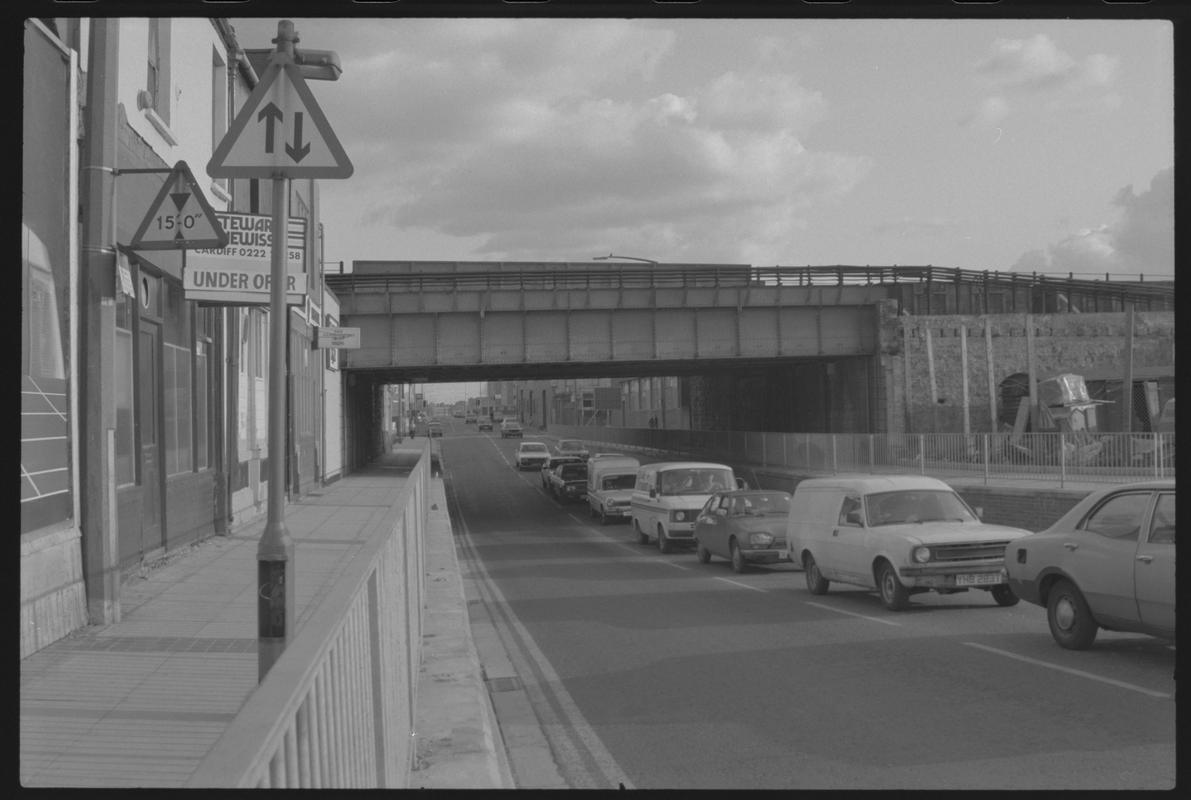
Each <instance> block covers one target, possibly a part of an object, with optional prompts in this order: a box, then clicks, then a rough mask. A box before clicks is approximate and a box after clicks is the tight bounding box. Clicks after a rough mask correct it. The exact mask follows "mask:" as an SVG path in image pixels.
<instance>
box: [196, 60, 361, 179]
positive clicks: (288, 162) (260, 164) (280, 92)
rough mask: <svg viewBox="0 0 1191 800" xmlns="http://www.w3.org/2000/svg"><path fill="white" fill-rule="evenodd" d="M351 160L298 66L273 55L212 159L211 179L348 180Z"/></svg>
mask: <svg viewBox="0 0 1191 800" xmlns="http://www.w3.org/2000/svg"><path fill="white" fill-rule="evenodd" d="M353 169H354V168H353V167H352V162H351V160H350V159H348V157H347V154H346V153H345V152H343V147H342V146H341V145H340V144H339V139H337V138H336V137H335V132H334V131H332V130H331V126H330V124H329V123H328V122H327V118H326V116H324V115H323V112H322V109H321V108H319V106H318V103H317V102H316V101H315V99H314V95H313V94H311V92H310V87H308V86H307V85H306V79H305V78H303V77H302V74H301V71H300V70H299V69H298V66H297V65H296V64H294V63H293V59H292V58H291V57H290V56H288V55H286V54H284V53H274V54H273V57H272V59H271V60H270V61H269V65H268V66H267V67H266V68H265V72H264V74H263V75H261V80H260V83H258V84H257V85H256V88H255V89H253V90H252V94H250V95H249V96H248V99H247V100H245V101H244V107H243V108H241V109H240V113H239V114H237V115H236V118H235V119H234V120H233V121H232V124H231V125H230V126H229V127H228V129H227V133H226V134H225V135H224V137H223V139H221V140H220V142H219V146H218V147H216V148H215V153H214V154H213V155H212V156H211V160H210V161H209V162H207V174H208V175H210V176H211V177H212V178H347V177H350V176H351V174H352V171H353Z"/></svg>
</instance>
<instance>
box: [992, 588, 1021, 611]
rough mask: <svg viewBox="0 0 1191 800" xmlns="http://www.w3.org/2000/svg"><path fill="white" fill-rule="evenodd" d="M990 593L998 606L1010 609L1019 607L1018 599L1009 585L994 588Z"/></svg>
mask: <svg viewBox="0 0 1191 800" xmlns="http://www.w3.org/2000/svg"><path fill="white" fill-rule="evenodd" d="M989 592H990V593H991V594H992V596H993V600H996V601H997V605H999V606H1005V607H1006V608H1008V607H1009V606H1015V605H1017V601H1018V597H1017V595H1015V594H1014V593H1013V590H1012V589H1010V588H1009V584H1007V583H1002V584H1000V585H998V586H994V587H992V589H990V590H989Z"/></svg>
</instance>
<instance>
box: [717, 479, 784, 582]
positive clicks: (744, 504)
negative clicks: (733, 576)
mask: <svg viewBox="0 0 1191 800" xmlns="http://www.w3.org/2000/svg"><path fill="white" fill-rule="evenodd" d="M789 515H790V494H789V493H788V492H781V491H764V490H758V489H752V490H738V491H731V492H717V493H716V494H713V495H712V496H711V497H710V498H708V500H707V502H706V503H705V504H704V506H703V510H702V511H700V512H699V516H697V517H695V530H694V537H695V555H697V556H698V557H699V560H700V561H701V562H703V563H704V564H706V563H708V562H709V561H711V557H712V556H713V555H714V556H719V557H721V558H726V559H728V560H729V561H731V562H732V569H733V570H734V571H736V572H744V571H745V569H747V568H748V565H749V564H775V563H777V562H779V561H787V560H789V558H790V556H789V553H787V551H786V520H787V518H788V517H789Z"/></svg>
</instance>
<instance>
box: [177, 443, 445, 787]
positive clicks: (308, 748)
mask: <svg viewBox="0 0 1191 800" xmlns="http://www.w3.org/2000/svg"><path fill="white" fill-rule="evenodd" d="M429 490H430V453H429V448H428V447H427V448H426V449H425V450H423V452H422V455H421V457H420V458H419V460H418V463H417V465H416V466H415V467H414V468H413V470H412V471H411V472H410V474H409V479H408V480H407V482H406V484H405V486H404V487H403V488H402V490H401V492H400V493H399V494H398V496H397V498H396V500H395V501H394V504H393V506H392V507H391V508H392V509H394V513H390V514H388V515H386V516H385V517H384V518H383V519H382V522H378V523H376V524H377V525H382V524H391V525H392V528H391V529H390V530H388V531H380V530H377V529H375V528H374V529H373V530H371V531H365V532H362V536H363V538H365V539H366V540H367V542H368V543H367V544H366V545H365V546H364V547H363V548H362V549H361V551H360V552H359V553H358V554H357V555H356V556H355V558H353V559H352V561H351V563H350V564H348V566H347V567H346V569H345V570H344V573H343V575H342V576H341V577H340V579H339V580H338V581H337V583H336V584H335V586H334V588H333V589H332V591H331V592H330V593H329V594H328V595H327V596H326V598H325V599H324V600H323V601H322V602H320V604H319V606H318V608H317V609H316V610H315V611H314V613H313V615H312V616H311V617H310V619H309V620H308V621H307V622H306V623H305V624H304V625H303V627H302V628H301V630H300V631H299V632H298V634H297V636H296V637H295V639H294V641H293V642H292V643H291V644H290V645H289V646H288V647H287V648H286V650H285V651H284V652H283V653H282V654H281V657H280V658H278V660H277V661H276V663H274V664H273V666H272V668H271V669H270V670H269V673H268V675H266V677H265V680H264V681H263V682H261V684H260V685H259V686H258V687H257V688H256V689H255V690H254V691H253V693H252V694H251V695H250V696H249V697H248V700H247V701H246V702H245V704H244V706H243V707H242V708H241V710H240V712H239V713H238V714H237V715H236V718H235V720H234V721H233V722H232V724H231V725H230V726H229V727H228V729H227V730H226V731H225V732H224V733H223V735H222V736H221V737H220V738H219V740H218V741H217V742H216V743H215V745H214V747H213V748H212V749H211V752H210V753H209V754H208V755H207V757H206V758H205V759H204V760H203V762H202V763H201V764H200V765H199V767H198V769H197V770H196V771H195V773H194V774H193V775H192V776H191V778H190V780H189V782H188V784H187V785H188V787H191V788H211V787H221V788H223V787H237V788H308V787H309V788H314V787H335V788H356V787H390V788H405V787H406V784H407V783H408V779H409V773H410V768H411V765H412V759H413V755H414V754H413V750H414V739H413V730H414V718H415V699H416V687H417V679H418V670H419V667H420V662H421V641H422V605H423V602H422V601H423V598H424V596H425V586H424V582H423V581H424V577H423V576H424V575H425V568H424V563H425V548H424V541H425V539H424V536H425V531H426V525H427V518H428V506H429V500H428V497H429Z"/></svg>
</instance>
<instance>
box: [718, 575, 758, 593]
mask: <svg viewBox="0 0 1191 800" xmlns="http://www.w3.org/2000/svg"><path fill="white" fill-rule="evenodd" d="M716 580H717V581H723V582H724V583H730V584H732V585H733V586H743V587H744V588H745V589H752V590H753V591H754V592H763V591H765V590H764V589H761V588H758V587H756V586H749V585H748V584H747V583H741V582H740V581H734V580H732V579H731V578H718V577H717V578H716Z"/></svg>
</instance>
